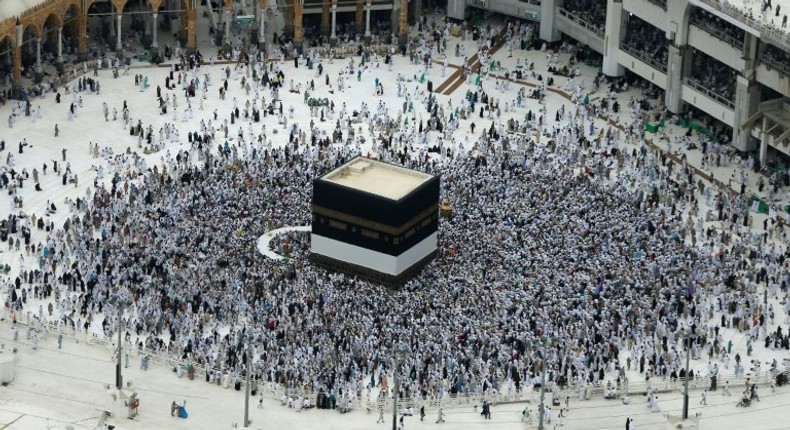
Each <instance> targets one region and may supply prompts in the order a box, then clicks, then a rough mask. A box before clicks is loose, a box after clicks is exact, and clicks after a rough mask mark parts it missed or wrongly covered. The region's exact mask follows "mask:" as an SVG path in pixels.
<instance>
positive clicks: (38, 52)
mask: <svg viewBox="0 0 790 430" xmlns="http://www.w3.org/2000/svg"><path fill="white" fill-rule="evenodd" d="M36 71H39V72H40V71H41V38H40V37H37V38H36Z"/></svg>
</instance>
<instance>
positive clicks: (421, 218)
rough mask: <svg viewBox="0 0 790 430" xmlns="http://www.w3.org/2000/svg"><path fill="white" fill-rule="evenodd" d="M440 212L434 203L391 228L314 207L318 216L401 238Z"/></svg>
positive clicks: (386, 225)
mask: <svg viewBox="0 0 790 430" xmlns="http://www.w3.org/2000/svg"><path fill="white" fill-rule="evenodd" d="M438 212H439V203H434V204H432V205H431V206H430V207H428V208H427V209H425V210H424V211H422V212H420V213H419V214H417V215H416V216H414V217H413V218H412V219H410V220H409V221H407V222H406V223H405V224H403V225H402V226H397V227H395V226H391V225H388V224H383V223H380V222H376V221H371V220H369V219H367V218H362V217H358V216H354V215H349V214H347V213H345V212H340V211H336V210H333V209H327V208H325V207H323V206H319V205H315V204H314V205H313V213H314V214H318V215H323V216H325V217H327V218H330V219H334V220H338V221H344V222H347V223H349V224H355V225H358V226H360V227H365V228H368V229H371V230H377V231H380V232H382V233H385V234H388V235H391V236H400V235H401V234H402V233H404V232H406V231H408V230H410V229H412V228H414V227H416V226H417V224H420V223H423V224H422V226H423V227H424V226H426V225H428V223H429V222H430V221H428V220H426V218H428V217H431V215H432V214H433V215H435V214H437V213H438Z"/></svg>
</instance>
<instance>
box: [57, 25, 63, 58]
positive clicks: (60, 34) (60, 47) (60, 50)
mask: <svg viewBox="0 0 790 430" xmlns="http://www.w3.org/2000/svg"><path fill="white" fill-rule="evenodd" d="M62 62H63V27H58V63H62Z"/></svg>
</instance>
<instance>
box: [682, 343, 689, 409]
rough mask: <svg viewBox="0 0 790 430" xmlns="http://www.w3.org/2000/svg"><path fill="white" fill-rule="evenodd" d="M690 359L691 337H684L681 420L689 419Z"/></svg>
mask: <svg viewBox="0 0 790 430" xmlns="http://www.w3.org/2000/svg"><path fill="white" fill-rule="evenodd" d="M690 359H691V337H690V336H687V337H686V382H685V384H684V385H685V390H684V391H683V419H684V420H687V419H688V418H689V365H690V362H689V361H690Z"/></svg>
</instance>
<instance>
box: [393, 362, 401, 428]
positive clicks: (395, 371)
mask: <svg viewBox="0 0 790 430" xmlns="http://www.w3.org/2000/svg"><path fill="white" fill-rule="evenodd" d="M393 361H394V363H395V367H394V368H393V371H392V386H393V391H392V430H398V367H399V365H400V363H399V360H398V352H397V351H396V352H395V356H394V357H393Z"/></svg>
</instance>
